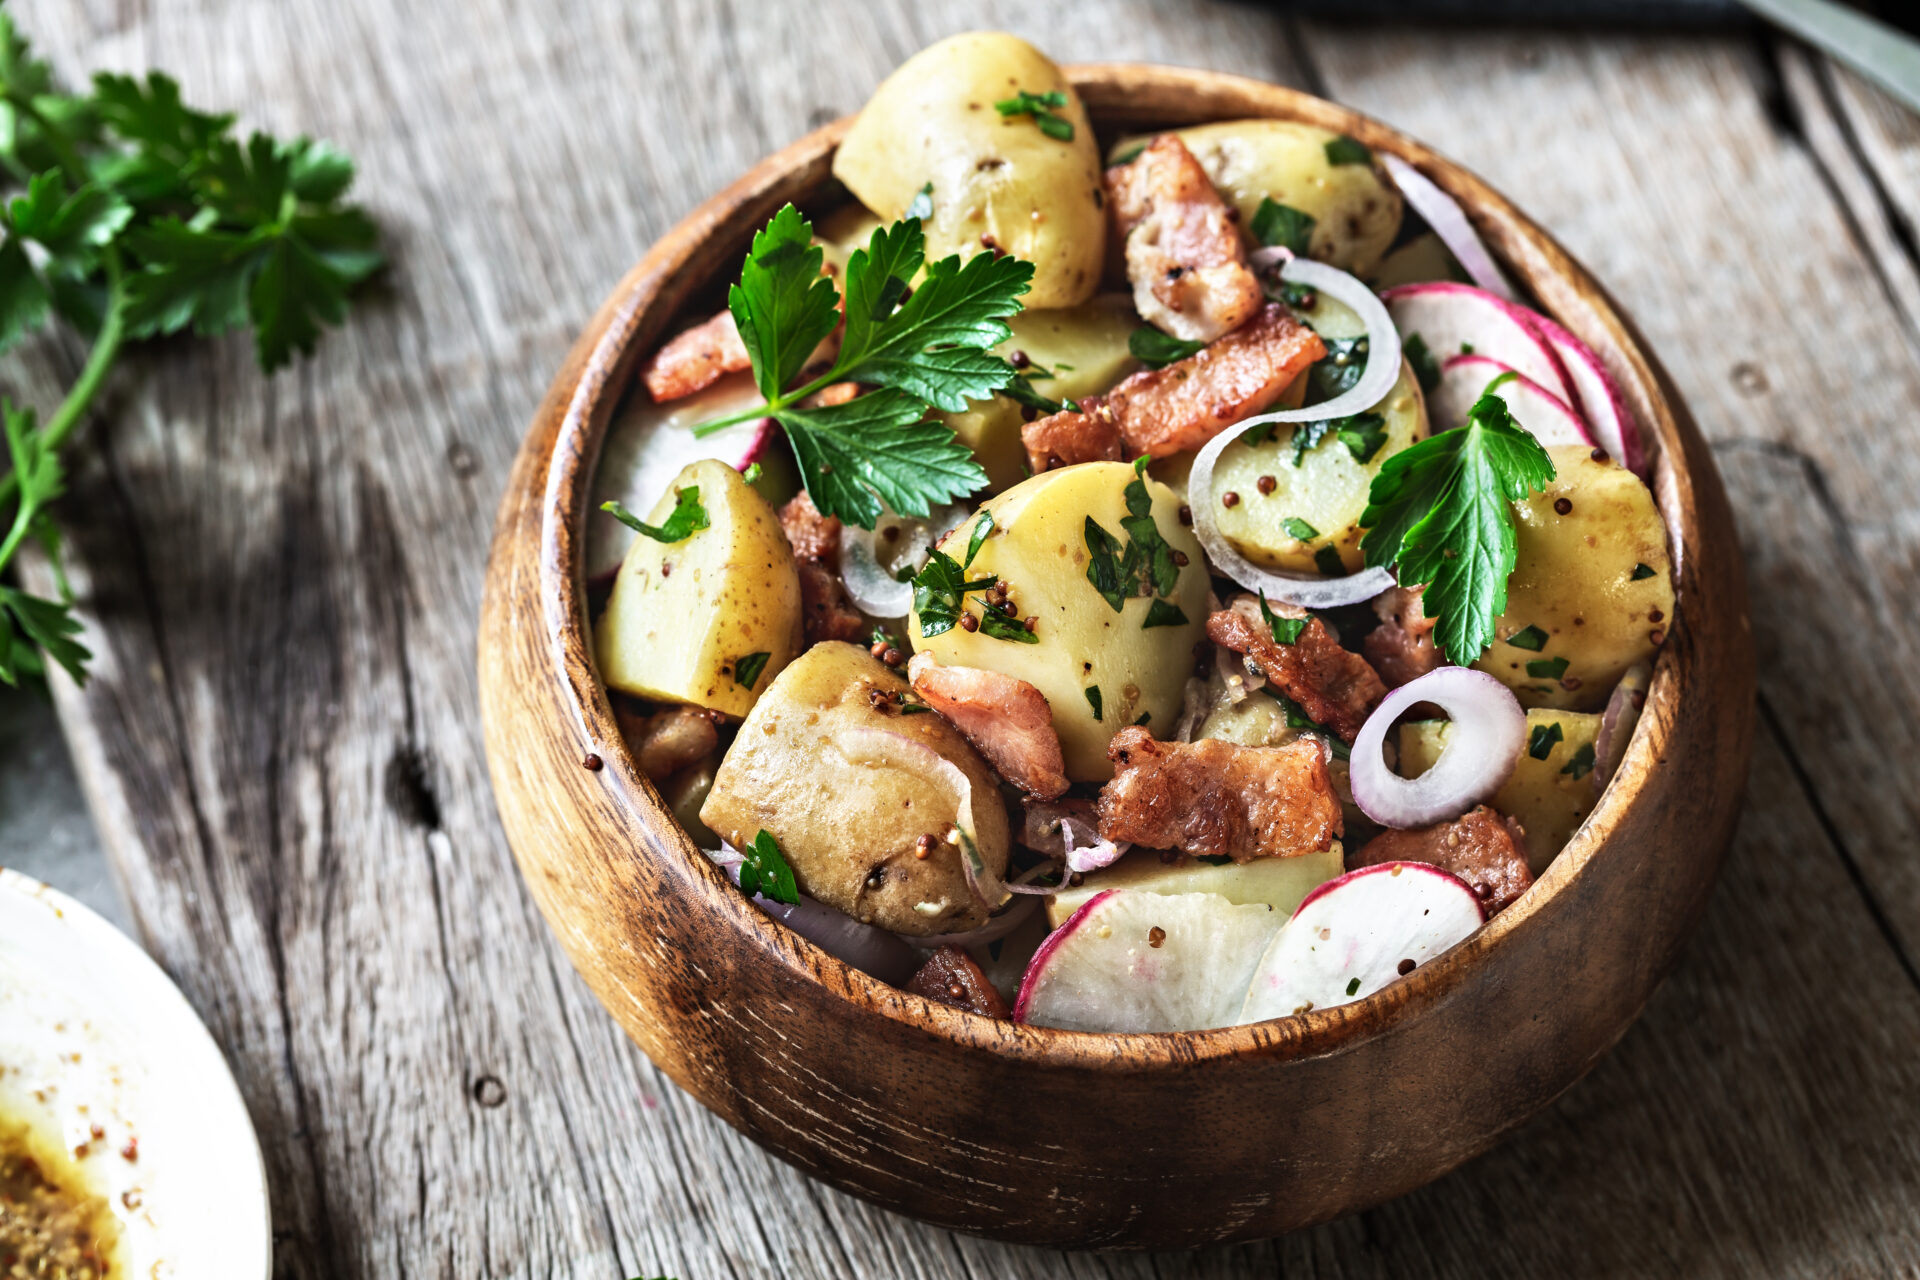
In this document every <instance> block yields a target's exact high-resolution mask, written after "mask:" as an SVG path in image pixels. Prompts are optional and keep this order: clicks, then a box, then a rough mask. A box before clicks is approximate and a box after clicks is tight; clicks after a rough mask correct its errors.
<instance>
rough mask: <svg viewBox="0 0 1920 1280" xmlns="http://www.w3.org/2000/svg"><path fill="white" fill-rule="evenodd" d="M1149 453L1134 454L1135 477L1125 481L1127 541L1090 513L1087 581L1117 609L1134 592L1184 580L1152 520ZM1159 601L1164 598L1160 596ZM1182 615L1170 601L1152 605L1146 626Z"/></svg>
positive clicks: (1165, 591)
mask: <svg viewBox="0 0 1920 1280" xmlns="http://www.w3.org/2000/svg"><path fill="white" fill-rule="evenodd" d="M1146 469H1147V459H1146V458H1145V457H1144V456H1143V457H1139V458H1136V459H1134V463H1133V479H1132V480H1130V481H1128V482H1127V487H1126V491H1125V498H1126V503H1127V514H1126V515H1125V516H1123V517H1122V518H1121V520H1120V527H1121V529H1122V530H1123V531H1124V532H1125V533H1126V535H1127V542H1126V545H1125V546H1124V547H1123V546H1122V545H1121V543H1120V540H1119V539H1118V538H1116V537H1114V536H1113V535H1112V534H1111V533H1108V532H1107V531H1106V529H1104V528H1102V527H1101V525H1100V523H1099V521H1097V520H1095V519H1094V518H1093V517H1092V516H1088V517H1087V518H1086V525H1085V534H1084V536H1085V539H1086V543H1087V581H1088V582H1091V583H1092V584H1093V589H1094V590H1095V591H1098V592H1099V593H1100V598H1101V599H1103V600H1105V601H1106V602H1107V606H1108V607H1109V608H1110V609H1112V610H1113V611H1114V612H1115V613H1119V612H1120V611H1121V609H1122V607H1123V606H1125V604H1126V602H1127V601H1128V600H1130V599H1132V598H1133V597H1135V596H1140V595H1153V596H1168V595H1171V594H1173V591H1174V589H1175V588H1176V587H1177V586H1179V584H1180V566H1178V565H1176V564H1175V563H1174V562H1173V547H1172V546H1171V545H1170V544H1169V543H1168V542H1167V540H1166V539H1165V538H1164V537H1162V536H1161V534H1160V526H1159V525H1157V524H1155V523H1154V520H1153V498H1152V495H1150V494H1149V493H1148V492H1147V483H1146V478H1145V475H1146ZM1155 603H1156V604H1160V603H1163V602H1161V601H1156V602H1155ZM1175 615H1178V621H1179V622H1185V621H1186V620H1187V619H1186V615H1185V614H1184V613H1181V612H1180V610H1179V609H1178V608H1176V607H1174V606H1172V605H1166V606H1165V607H1164V608H1162V609H1159V610H1157V611H1156V610H1155V609H1154V608H1152V607H1151V606H1149V608H1148V611H1147V619H1148V620H1147V621H1146V622H1145V623H1144V624H1142V625H1143V626H1148V627H1155V626H1161V627H1164V626H1173V625H1177V623H1176V622H1174V621H1173V619H1174V616H1175Z"/></svg>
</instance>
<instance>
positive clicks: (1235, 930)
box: [1013, 889, 1280, 1032]
mask: <svg viewBox="0 0 1920 1280" xmlns="http://www.w3.org/2000/svg"><path fill="white" fill-rule="evenodd" d="M1279 928H1280V913H1279V912H1277V911H1275V910H1274V909H1273V908H1272V907H1270V906H1266V905H1265V904H1261V903H1254V904H1250V905H1240V906H1236V905H1235V904H1234V903H1231V902H1229V901H1227V900H1226V899H1225V898H1223V897H1221V896H1220V895H1219V894H1215V893H1175V894H1166V893H1140V892H1135V891H1132V890H1128V889H1110V890H1108V891H1107V892H1105V893H1101V894H1097V895H1095V896H1094V897H1092V898H1089V899H1088V900H1087V902H1086V905H1085V906H1083V907H1081V908H1080V909H1079V910H1078V911H1076V912H1074V913H1073V914H1072V915H1071V916H1069V917H1068V918H1067V922H1066V923H1065V924H1063V925H1061V926H1060V927H1059V928H1058V929H1056V930H1054V932H1053V933H1052V934H1051V935H1050V936H1049V937H1048V938H1047V940H1046V941H1045V942H1044V943H1042V944H1041V946H1040V949H1039V950H1038V951H1036V952H1035V953H1034V956H1033V962H1032V963H1031V964H1029V965H1028V966H1027V976H1026V977H1025V978H1024V979H1022V980H1021V983H1020V995H1019V998H1018V999H1017V1000H1016V1001H1015V1002H1014V1007H1013V1017H1014V1021H1016V1022H1025V1023H1029V1024H1031V1025H1033V1026H1036V1027H1059V1028H1061V1029H1063V1030H1067V1031H1120V1032H1134V1031H1202V1030H1205V1029H1206V1028H1208V1027H1224V1026H1230V1025H1231V1024H1232V1023H1233V1020H1234V1017H1235V1016H1236V1015H1237V1014H1238V1013H1239V1012H1240V1006H1241V1004H1242V1002H1243V1001H1244V999H1245V997H1246V991H1247V982H1248V980H1249V979H1251V978H1252V976H1253V968H1254V965H1256V964H1257V963H1259V960H1260V957H1261V955H1262V953H1264V952H1265V951H1266V950H1267V946H1268V944H1269V943H1270V942H1272V941H1273V937H1274V934H1275V933H1276V932H1277V931H1278V930H1279Z"/></svg>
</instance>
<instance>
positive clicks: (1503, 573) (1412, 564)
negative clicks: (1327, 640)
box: [1360, 396, 1554, 665]
mask: <svg viewBox="0 0 1920 1280" xmlns="http://www.w3.org/2000/svg"><path fill="white" fill-rule="evenodd" d="M1553 477H1554V468H1553V459H1552V458H1550V457H1549V456H1548V455H1547V451H1546V450H1545V449H1543V448H1541V447H1540V442H1539V441H1537V440H1535V439H1534V438H1533V436H1532V435H1531V434H1529V433H1528V432H1527V430H1526V429H1525V428H1524V427H1522V426H1520V425H1519V424H1518V423H1516V422H1515V421H1514V420H1513V416H1512V415H1511V414H1510V413H1508V411H1507V406H1506V402H1505V401H1503V400H1501V399H1500V398H1499V397H1498V396H1482V397H1480V399H1479V400H1478V401H1477V402H1475V404H1474V406H1473V408H1472V409H1470V410H1469V411H1468V412H1467V422H1466V425H1465V426H1461V427H1456V428H1454V429H1453V430H1451V431H1442V432H1441V433H1440V434H1438V435H1435V436H1430V437H1428V438H1427V439H1425V440H1422V441H1420V442H1419V443H1418V444H1415V445H1412V446H1411V447H1409V448H1406V449H1403V450H1401V451H1400V452H1399V453H1396V454H1394V455H1393V456H1391V457H1389V458H1388V459H1387V460H1386V461H1385V462H1384V463H1382V464H1381V466H1380V472H1379V474H1378V475H1376V476H1374V478H1373V484H1372V487H1371V488H1370V489H1369V490H1368V493H1367V509H1366V510H1365V511H1364V512H1362V513H1361V516H1360V523H1361V525H1362V526H1363V527H1364V528H1365V529H1366V530H1367V533H1366V536H1365V537H1364V538H1363V539H1361V542H1360V549H1361V551H1362V553H1363V554H1364V555H1365V556H1366V561H1367V565H1368V567H1370V568H1371V567H1374V566H1390V565H1396V564H1397V566H1398V569H1397V576H1398V578H1399V581H1400V584H1401V585H1402V586H1412V585H1414V584H1416V583H1425V584H1426V587H1427V590H1426V593H1425V595H1423V596H1422V597H1421V604H1422V607H1423V608H1424V609H1425V610H1426V613H1427V616H1428V617H1430V618H1435V619H1437V620H1438V621H1437V623H1436V625H1435V628H1434V633H1435V638H1436V639H1437V640H1438V641H1439V644H1440V648H1441V651H1442V652H1444V653H1445V654H1446V655H1447V658H1448V659H1449V660H1450V661H1453V662H1457V663H1460V664H1462V665H1465V664H1467V663H1471V662H1473V661H1474V660H1475V659H1476V658H1478V657H1479V656H1480V654H1481V652H1482V651H1483V650H1484V649H1485V648H1486V647H1487V646H1488V645H1489V644H1492V643H1493V628H1494V622H1495V620H1496V619H1498V618H1499V617H1500V615H1501V614H1502V613H1505V612H1506V608H1507V578H1508V576H1509V575H1510V574H1512V572H1513V563H1514V559H1515V556H1516V554H1517V548H1516V545H1515V542H1514V531H1513V507H1512V504H1513V503H1515V502H1518V501H1520V500H1521V499H1522V498H1524V497H1526V496H1527V495H1528V494H1529V493H1531V492H1533V491H1534V490H1536V489H1544V488H1545V487H1546V486H1547V485H1548V483H1550V482H1551V481H1552V480H1553Z"/></svg>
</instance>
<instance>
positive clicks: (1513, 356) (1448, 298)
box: [1380, 280, 1574, 405]
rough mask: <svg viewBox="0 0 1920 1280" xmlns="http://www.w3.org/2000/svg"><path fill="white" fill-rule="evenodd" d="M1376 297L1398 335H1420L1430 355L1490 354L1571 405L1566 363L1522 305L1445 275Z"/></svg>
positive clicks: (1402, 286) (1444, 358)
mask: <svg viewBox="0 0 1920 1280" xmlns="http://www.w3.org/2000/svg"><path fill="white" fill-rule="evenodd" d="M1380 298H1381V301H1383V302H1385V303H1386V304H1387V313H1388V314H1389V315H1391V316H1392V317H1393V323H1394V327H1395V328H1397V329H1399V330H1400V337H1401V338H1402V339H1403V340H1411V339H1412V337H1413V335H1414V334H1416V333H1417V334H1419V335H1420V340H1421V341H1422V342H1424V343H1426V344H1427V350H1428V351H1430V352H1432V353H1433V355H1434V358H1435V359H1438V360H1446V359H1449V358H1451V357H1453V356H1460V355H1479V356H1489V357H1491V358H1492V359H1495V360H1498V361H1499V362H1500V363H1501V364H1503V365H1506V366H1507V367H1508V368H1509V369H1518V370H1519V371H1520V372H1521V373H1523V374H1525V375H1526V376H1527V377H1529V378H1531V379H1533V380H1534V381H1535V382H1537V383H1539V384H1540V385H1541V386H1543V387H1545V388H1546V389H1547V390H1548V391H1551V392H1552V393H1553V394H1554V395H1556V396H1559V397H1560V399H1562V400H1564V401H1565V402H1566V403H1567V404H1569V405H1571V404H1573V402H1574V399H1573V394H1572V392H1570V391H1569V390H1568V382H1567V371H1566V368H1565V366H1564V365H1562V364H1561V363H1560V357H1559V356H1558V355H1556V354H1555V353H1554V350H1553V346H1552V344H1551V343H1549V342H1548V341H1547V340H1546V339H1545V338H1543V337H1541V336H1540V331H1539V330H1538V329H1536V328H1535V327H1534V326H1533V323H1532V320H1533V313H1532V312H1530V311H1528V310H1527V309H1526V308H1524V307H1518V306H1515V305H1514V304H1513V303H1511V302H1507V301H1504V300H1503V299H1500V298H1497V297H1495V296H1494V295H1493V294H1491V293H1488V292H1487V291H1486V290H1485V289H1476V288H1474V287H1473V286H1472V285H1470V284H1454V283H1453V282H1452V281H1449V280H1442V281H1436V282H1435V283H1432V284H1403V285H1401V286H1400V287H1399V288H1397V289H1389V290H1387V291H1386V292H1385V293H1383V294H1381V295H1380Z"/></svg>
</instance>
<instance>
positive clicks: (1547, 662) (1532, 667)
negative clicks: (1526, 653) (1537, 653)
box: [1527, 658, 1567, 680]
mask: <svg viewBox="0 0 1920 1280" xmlns="http://www.w3.org/2000/svg"><path fill="white" fill-rule="evenodd" d="M1527 674H1528V675H1530V676H1532V677H1533V678H1534V679H1535V680H1558V679H1559V678H1560V677H1561V676H1563V675H1565V674H1567V660H1566V659H1565V658H1535V659H1534V660H1533V661H1532V662H1529V663H1528V664H1527Z"/></svg>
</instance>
